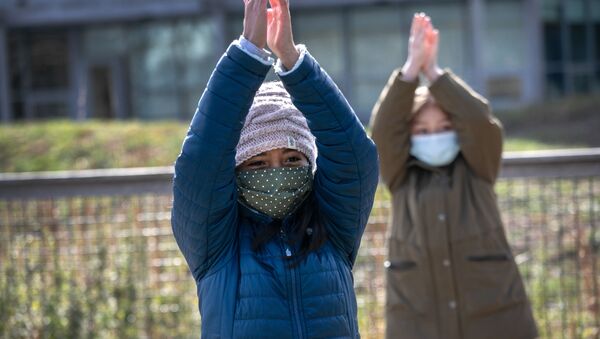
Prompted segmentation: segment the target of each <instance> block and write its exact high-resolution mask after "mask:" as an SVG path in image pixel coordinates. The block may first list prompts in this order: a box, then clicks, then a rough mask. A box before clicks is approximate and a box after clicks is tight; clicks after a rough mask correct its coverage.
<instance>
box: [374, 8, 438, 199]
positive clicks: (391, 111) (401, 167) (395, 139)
mask: <svg viewBox="0 0 600 339" xmlns="http://www.w3.org/2000/svg"><path fill="white" fill-rule="evenodd" d="M428 25H430V21H429V19H428V18H427V17H426V16H425V15H423V13H418V14H415V16H414V17H413V21H412V24H411V28H410V38H409V40H408V56H407V58H406V61H405V62H404V65H403V66H402V68H401V69H397V70H395V71H394V72H392V75H391V76H390V78H389V80H388V82H387V84H386V86H385V87H384V89H383V91H381V94H380V95H379V100H377V103H376V104H375V106H374V107H373V112H372V114H371V128H372V130H371V132H372V136H373V140H374V141H375V143H376V144H377V150H378V152H379V158H380V164H381V177H382V179H383V182H384V183H385V184H386V185H387V186H388V188H389V189H390V191H392V192H393V191H395V190H396V189H397V188H398V187H399V186H400V184H402V182H403V180H404V177H405V175H406V165H407V160H408V158H409V152H410V119H411V117H412V115H411V112H412V107H413V101H414V98H415V90H416V89H417V86H418V84H419V73H420V72H421V71H422V69H423V63H424V61H425V59H426V58H427V46H426V45H425V36H426V32H427V28H428Z"/></svg>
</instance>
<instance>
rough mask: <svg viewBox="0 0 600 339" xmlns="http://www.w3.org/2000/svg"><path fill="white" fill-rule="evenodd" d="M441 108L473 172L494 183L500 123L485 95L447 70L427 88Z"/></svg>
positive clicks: (498, 151) (496, 172) (498, 154)
mask: <svg viewBox="0 0 600 339" xmlns="http://www.w3.org/2000/svg"><path fill="white" fill-rule="evenodd" d="M430 91H431V94H432V95H433V97H434V98H435V100H436V102H437V103H438V104H439V105H440V107H442V109H443V110H444V111H446V112H448V114H450V119H451V120H452V126H453V127H454V129H455V130H456V133H457V134H458V142H459V144H460V150H461V153H462V155H463V157H464V158H465V160H466V161H467V164H468V165H469V167H471V169H472V170H473V171H474V172H475V174H476V175H478V176H479V177H481V178H483V179H484V180H486V181H489V182H490V183H494V182H495V180H496V178H497V176H498V171H499V169H500V163H501V160H502V125H501V123H500V122H499V121H498V120H497V119H496V118H495V117H494V116H493V115H492V112H491V109H490V106H489V104H488V102H487V100H486V99H485V98H483V97H482V96H480V95H479V94H477V93H476V92H475V91H474V90H472V89H471V88H470V87H469V86H468V85H467V84H466V83H465V82H463V81H462V80H461V79H460V78H459V77H457V76H456V75H454V74H453V73H452V72H451V71H449V70H447V71H446V72H444V74H443V75H442V76H440V77H439V78H438V79H437V80H436V81H435V82H434V83H433V85H432V86H431V87H430Z"/></svg>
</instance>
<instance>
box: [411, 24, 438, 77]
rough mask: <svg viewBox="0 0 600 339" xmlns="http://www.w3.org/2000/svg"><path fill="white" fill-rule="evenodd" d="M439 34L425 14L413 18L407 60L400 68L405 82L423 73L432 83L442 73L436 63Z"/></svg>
mask: <svg viewBox="0 0 600 339" xmlns="http://www.w3.org/2000/svg"><path fill="white" fill-rule="evenodd" d="M438 43H439V32H438V30H437V29H435V28H434V27H433V24H432V23H431V18H429V17H428V16H426V15H425V13H417V14H415V16H414V17H413V21H412V25H411V28H410V38H409V40H408V58H407V59H406V62H405V63H404V66H403V67H402V75H403V78H404V79H405V80H408V81H413V80H415V79H416V78H417V77H418V76H419V73H421V72H422V73H423V74H424V75H425V77H427V78H428V79H429V81H430V82H434V81H435V80H436V79H437V78H438V77H439V76H440V75H441V74H442V71H441V69H440V68H439V66H438V63H437V55H438Z"/></svg>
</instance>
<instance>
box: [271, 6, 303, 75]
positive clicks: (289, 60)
mask: <svg viewBox="0 0 600 339" xmlns="http://www.w3.org/2000/svg"><path fill="white" fill-rule="evenodd" d="M269 3H270V4H271V8H270V9H268V11H267V22H268V26H267V45H268V46H269V48H270V49H271V51H272V52H273V53H275V55H276V56H277V57H278V58H279V60H281V63H282V64H283V66H284V67H285V68H286V69H288V70H289V69H291V68H292V67H294V65H295V64H296V61H298V58H299V57H300V53H299V52H298V50H297V49H296V44H295V43H294V36H293V34H292V20H291V16H290V7H289V1H288V0H269Z"/></svg>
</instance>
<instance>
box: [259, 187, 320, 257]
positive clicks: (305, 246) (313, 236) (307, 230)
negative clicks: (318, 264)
mask: <svg viewBox="0 0 600 339" xmlns="http://www.w3.org/2000/svg"><path fill="white" fill-rule="evenodd" d="M318 215H319V211H318V206H317V204H315V197H314V192H311V193H309V195H308V197H307V198H306V200H305V201H304V202H303V203H302V205H300V207H298V209H297V210H296V211H295V212H293V215H292V217H291V218H292V219H291V220H292V221H291V222H290V225H289V229H288V230H286V231H285V232H286V236H285V241H286V242H287V244H288V245H289V246H294V247H295V245H297V244H298V243H299V244H300V246H299V251H297V252H296V253H294V254H293V255H292V256H289V257H287V256H286V257H284V258H285V259H286V260H288V263H289V267H295V266H297V265H298V264H300V263H301V262H302V260H304V258H306V256H307V255H308V254H309V253H310V252H314V251H317V250H319V249H320V248H321V247H322V246H323V245H324V244H325V242H326V240H327V231H326V230H325V227H323V225H322V224H321V223H320V222H319V217H318ZM281 229H282V223H281V220H274V221H273V222H271V223H269V224H266V225H264V226H262V227H260V228H258V229H255V230H254V236H253V239H252V249H253V250H254V251H256V252H258V251H261V250H262V248H263V246H264V245H265V244H266V243H267V242H269V241H270V240H271V239H272V238H273V237H276V236H279V235H280V232H281Z"/></svg>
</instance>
